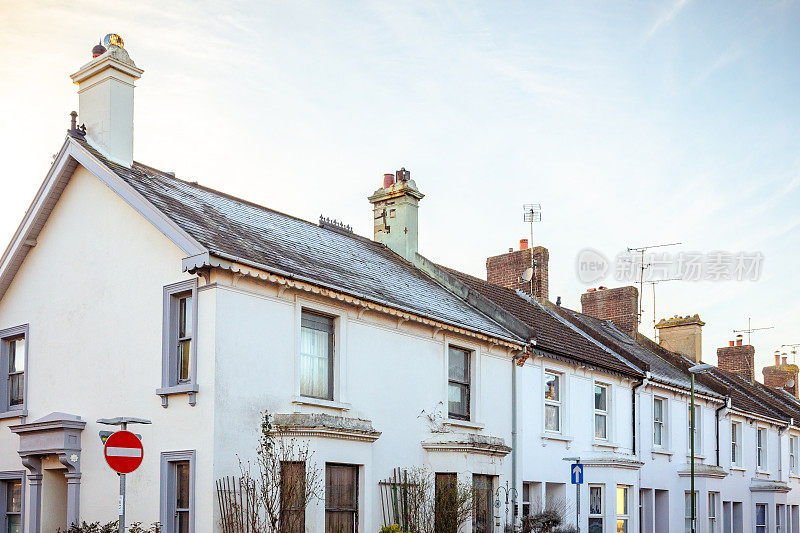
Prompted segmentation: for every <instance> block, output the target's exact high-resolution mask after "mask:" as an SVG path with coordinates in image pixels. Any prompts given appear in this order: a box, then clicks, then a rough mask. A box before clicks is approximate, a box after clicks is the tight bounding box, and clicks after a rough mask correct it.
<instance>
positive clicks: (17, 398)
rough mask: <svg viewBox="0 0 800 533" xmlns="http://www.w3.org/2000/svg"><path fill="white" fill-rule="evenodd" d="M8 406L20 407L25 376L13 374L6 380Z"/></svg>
mask: <svg viewBox="0 0 800 533" xmlns="http://www.w3.org/2000/svg"><path fill="white" fill-rule="evenodd" d="M8 385H9V391H8V392H9V394H8V396H9V397H8V403H9V405H22V402H23V392H24V391H25V374H14V375H13V376H10V377H9V378H8Z"/></svg>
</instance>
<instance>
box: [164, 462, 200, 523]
mask: <svg viewBox="0 0 800 533" xmlns="http://www.w3.org/2000/svg"><path fill="white" fill-rule="evenodd" d="M183 462H188V463H189V533H194V531H195V510H196V507H197V506H196V500H195V477H196V475H197V466H196V465H197V451H196V450H179V451H168V452H161V481H160V492H161V503H160V510H159V518H160V522H161V524H162V528H163V529H162V530H161V531H162V532H163V533H175V528H174V524H175V498H174V497H173V496H175V489H176V487H175V475H176V469H175V464H176V463H183Z"/></svg>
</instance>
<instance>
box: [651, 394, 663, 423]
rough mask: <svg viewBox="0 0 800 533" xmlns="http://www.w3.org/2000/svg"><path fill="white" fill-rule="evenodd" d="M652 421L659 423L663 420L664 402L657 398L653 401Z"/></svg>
mask: <svg viewBox="0 0 800 533" xmlns="http://www.w3.org/2000/svg"><path fill="white" fill-rule="evenodd" d="M653 419H654V420H658V421H659V422H661V421H663V420H664V401H663V400H661V399H658V398H657V399H655V400H653Z"/></svg>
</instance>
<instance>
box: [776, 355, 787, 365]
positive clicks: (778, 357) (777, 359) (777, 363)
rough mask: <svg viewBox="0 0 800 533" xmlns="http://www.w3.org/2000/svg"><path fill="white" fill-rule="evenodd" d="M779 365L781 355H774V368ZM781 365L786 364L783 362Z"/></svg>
mask: <svg viewBox="0 0 800 533" xmlns="http://www.w3.org/2000/svg"><path fill="white" fill-rule="evenodd" d="M779 364H781V354H779V353H776V354H775V366H778V365H779ZM783 364H786V362H784V363H783Z"/></svg>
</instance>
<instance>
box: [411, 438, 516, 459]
mask: <svg viewBox="0 0 800 533" xmlns="http://www.w3.org/2000/svg"><path fill="white" fill-rule="evenodd" d="M421 444H422V448H423V449H425V450H426V451H428V452H451V453H459V454H475V455H489V456H495V457H505V456H506V455H508V454H509V453H510V452H511V447H510V446H506V443H505V441H504V440H503V439H502V438H500V437H493V436H491V435H476V434H474V433H435V434H433V435H431V436H430V437H428V438H427V439H425V440H424V441H422V443H421Z"/></svg>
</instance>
